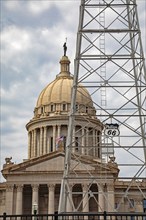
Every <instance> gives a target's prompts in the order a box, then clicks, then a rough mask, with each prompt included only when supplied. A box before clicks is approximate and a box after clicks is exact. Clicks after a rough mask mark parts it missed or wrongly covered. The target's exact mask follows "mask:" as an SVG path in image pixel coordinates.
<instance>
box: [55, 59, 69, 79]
mask: <svg viewBox="0 0 146 220" xmlns="http://www.w3.org/2000/svg"><path fill="white" fill-rule="evenodd" d="M69 75H70V60H69V59H68V57H67V56H63V57H62V58H61V60H60V73H59V74H58V75H57V77H60V76H61V77H63V76H67V77H68V76H69Z"/></svg>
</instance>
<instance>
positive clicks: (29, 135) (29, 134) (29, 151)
mask: <svg viewBox="0 0 146 220" xmlns="http://www.w3.org/2000/svg"><path fill="white" fill-rule="evenodd" d="M30 157H31V132H28V159H30Z"/></svg>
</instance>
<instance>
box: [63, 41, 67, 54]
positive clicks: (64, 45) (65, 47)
mask: <svg viewBox="0 0 146 220" xmlns="http://www.w3.org/2000/svg"><path fill="white" fill-rule="evenodd" d="M63 48H64V56H66V51H67V46H66V42H65V43H64V44H63Z"/></svg>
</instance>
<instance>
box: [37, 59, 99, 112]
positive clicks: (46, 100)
mask: <svg viewBox="0 0 146 220" xmlns="http://www.w3.org/2000/svg"><path fill="white" fill-rule="evenodd" d="M60 64H61V72H60V73H59V74H58V75H57V76H56V79H55V80H54V81H53V82H51V83H49V84H48V85H47V86H46V87H45V88H44V89H43V90H42V92H41V93H40V95H39V98H38V100H37V103H36V109H39V108H42V107H43V106H49V105H58V104H59V103H60V104H61V103H66V104H70V103H71V90H72V85H73V76H71V74H70V72H69V64H70V61H69V59H68V57H67V56H63V57H62V58H61V60H60ZM76 104H77V105H80V106H85V108H86V111H87V108H90V109H91V108H92V111H93V109H94V107H93V102H92V99H91V96H90V94H89V92H88V91H87V89H86V88H85V87H83V86H81V85H80V87H79V88H78V91H77V97H76ZM86 111H83V112H86ZM94 112H95V110H94ZM92 114H93V112H92Z"/></svg>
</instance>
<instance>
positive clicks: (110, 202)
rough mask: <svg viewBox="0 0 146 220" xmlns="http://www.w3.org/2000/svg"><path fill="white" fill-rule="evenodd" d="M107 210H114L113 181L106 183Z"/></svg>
mask: <svg viewBox="0 0 146 220" xmlns="http://www.w3.org/2000/svg"><path fill="white" fill-rule="evenodd" d="M107 194H108V212H114V211H115V195H114V183H107Z"/></svg>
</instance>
